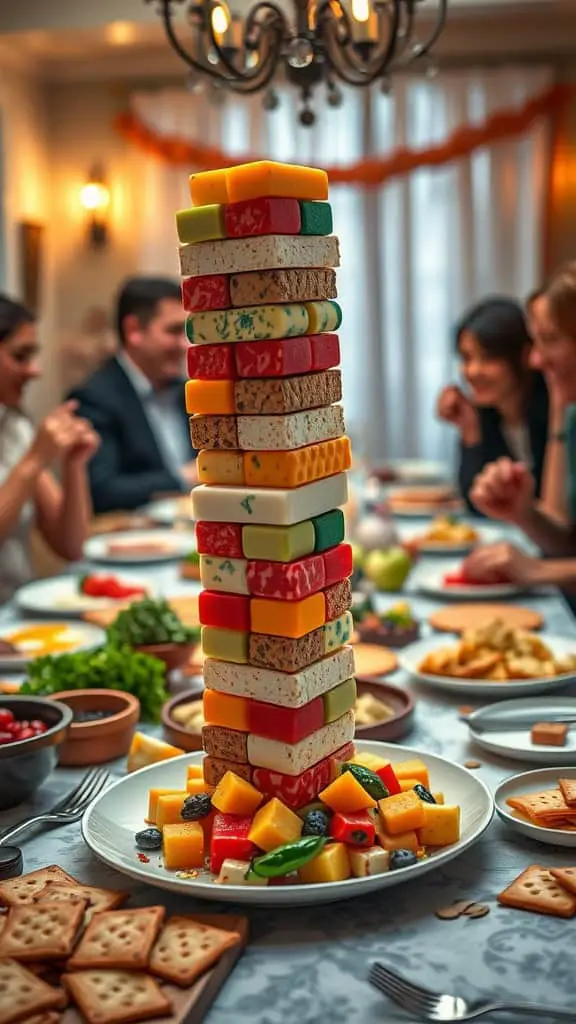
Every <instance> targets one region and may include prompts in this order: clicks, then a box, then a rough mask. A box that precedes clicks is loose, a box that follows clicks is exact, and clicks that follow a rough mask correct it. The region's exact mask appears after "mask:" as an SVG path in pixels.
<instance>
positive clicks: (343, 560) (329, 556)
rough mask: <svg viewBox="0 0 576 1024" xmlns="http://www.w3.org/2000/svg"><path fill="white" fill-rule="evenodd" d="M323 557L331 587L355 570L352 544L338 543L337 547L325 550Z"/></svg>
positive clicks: (327, 584) (328, 582) (327, 579)
mask: <svg viewBox="0 0 576 1024" xmlns="http://www.w3.org/2000/svg"><path fill="white" fill-rule="evenodd" d="M322 558H323V561H324V571H325V573H326V586H327V587H331V586H332V584H333V583H340V581H341V580H344V579H346V578H347V577H348V576H351V575H352V573H353V571H354V567H353V565H352V548H351V546H350V544H338V545H337V546H336V547H335V548H330V550H329V551H325V552H324V554H323V555H322Z"/></svg>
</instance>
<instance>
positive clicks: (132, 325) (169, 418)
mask: <svg viewBox="0 0 576 1024" xmlns="http://www.w3.org/2000/svg"><path fill="white" fill-rule="evenodd" d="M116 327H117V331H118V336H119V340H120V347H119V351H118V354H117V355H116V356H115V357H114V358H113V359H111V360H110V361H109V362H108V363H106V364H105V365H104V366H103V367H102V368H101V369H100V370H98V371H97V372H96V373H95V374H94V375H93V376H92V377H90V378H89V379H88V380H87V381H86V383H85V384H83V385H82V386H81V387H79V388H77V389H76V390H75V391H73V392H72V394H71V395H70V397H71V398H74V399H76V401H77V402H78V403H79V409H78V415H79V416H82V417H84V418H85V419H87V420H89V421H90V422H91V423H92V424H93V426H94V428H95V430H96V431H97V432H98V434H99V435H100V448H99V450H98V452H97V454H96V456H95V457H94V458H93V459H92V461H91V463H90V465H89V474H90V487H91V492H92V501H93V505H94V511H95V512H99V513H101V512H112V511H118V510H126V509H134V508H138V507H139V506H141V505H145V504H146V503H147V502H148V501H150V499H151V498H152V497H153V496H154V495H157V494H161V493H167V492H175V491H182V492H183V493H185V492H186V491H188V490H189V489H190V487H191V486H193V484H194V483H195V482H196V479H197V477H196V463H195V462H194V458H195V456H196V452H195V451H194V450H193V448H192V445H191V442H190V429H189V423H188V416H187V414H186V409H185V404H184V382H183V375H184V359H185V353H186V349H187V347H188V343H187V340H186V334H185V331H184V314H183V312H182V304H181V299H180V289H179V287H178V285H177V284H176V283H175V282H173V281H170V280H165V279H163V278H152V277H134V278H131V279H129V280H128V281H126V282H125V284H124V285H123V286H122V288H121V290H120V293H119V295H118V300H117V307H116Z"/></svg>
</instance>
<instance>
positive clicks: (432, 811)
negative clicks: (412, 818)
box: [418, 803, 460, 846]
mask: <svg viewBox="0 0 576 1024" xmlns="http://www.w3.org/2000/svg"><path fill="white" fill-rule="evenodd" d="M422 807H423V809H424V823H423V824H422V825H420V827H419V828H418V838H419V840H420V843H421V844H422V846H452V844H453V843H457V842H458V840H459V839H460V808H459V807H458V806H457V805H453V806H449V805H444V806H443V805H441V804H426V803H423V804H422Z"/></svg>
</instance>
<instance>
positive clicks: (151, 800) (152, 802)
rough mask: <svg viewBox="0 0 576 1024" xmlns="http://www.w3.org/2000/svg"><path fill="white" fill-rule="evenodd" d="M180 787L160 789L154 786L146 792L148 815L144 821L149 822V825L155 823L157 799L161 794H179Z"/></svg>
mask: <svg viewBox="0 0 576 1024" xmlns="http://www.w3.org/2000/svg"><path fill="white" fill-rule="evenodd" d="M181 792H182V790H180V789H160V788H159V787H158V786H154V787H153V788H152V789H150V790H149V792H148V817H147V818H146V821H148V822H150V824H151V825H155V824H156V815H157V813H158V800H159V799H160V797H161V796H168V795H169V794H171V793H177V794H180V793H181Z"/></svg>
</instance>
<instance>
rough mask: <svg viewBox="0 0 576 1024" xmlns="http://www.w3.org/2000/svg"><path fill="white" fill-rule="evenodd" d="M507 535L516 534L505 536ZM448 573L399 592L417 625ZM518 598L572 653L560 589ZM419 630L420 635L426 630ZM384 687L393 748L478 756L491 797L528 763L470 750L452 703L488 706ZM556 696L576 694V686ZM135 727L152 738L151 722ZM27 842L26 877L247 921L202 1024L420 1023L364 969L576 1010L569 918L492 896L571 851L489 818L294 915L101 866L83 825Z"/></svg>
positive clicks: (164, 585)
mask: <svg viewBox="0 0 576 1024" xmlns="http://www.w3.org/2000/svg"><path fill="white" fill-rule="evenodd" d="M411 525H412V524H411ZM502 536H503V537H506V538H513V536H514V535H513V533H512V531H510V530H508V529H506V528H503V529H502ZM452 562H453V560H452ZM445 564H446V560H445V559H441V558H437V557H429V556H424V557H422V559H421V560H420V562H419V563H418V564H417V565H416V567H415V569H414V571H413V573H412V575H411V577H410V579H409V582H408V584H407V586H406V587H405V589H404V592H403V595H402V597H403V599H404V598H405V599H407V600H409V601H410V603H411V606H412V609H413V611H414V613H415V615H416V617H417V618H418V619H419V620H420V621H421V622H422V623H426V621H427V619H428V616H429V615H430V613H431V612H432V611H434V610H435V609H436V608H439V607H441V606H442V605H443V604H445V603H446V602H443V601H442V600H441V599H438V600H432V599H429V598H424V597H422V596H421V595H420V594H419V593H418V587H417V584H418V576H419V574H420V573H421V572H426V571H428V570H429V568H430V566H431V565H434V566H437V567H438V568H442V567H443V566H444V565H445ZM79 569H81V570H82V571H85V570H87V569H94V566H89V565H87V564H84V565H83V566H74V567H72V570H73V571H78V570H79ZM115 571H118V572H121V573H124V572H128V571H129V575H130V577H131V578H132V577H138V576H139V575H142V576H143V577H145V578H146V581H147V583H148V585H149V586H152V587H153V588H154V590H155V591H156V592H157V593H161V594H164V595H172V594H175V593H183V592H186V593H194V591H195V590H197V589H198V587H197V585H196V584H194V583H190V584H186V583H183V582H182V581H181V580H180V579H179V574H178V566H177V565H176V564H174V563H167V564H164V565H157V566H146V567H145V569H140V570H139V569H137V568H133V567H130V569H129V570H127V568H126V567H125V566H123V567H117V570H115ZM388 598H389V601H388V603H390V604H391V603H393V602H394V601H397V600H398V595H397V594H395V595H384V596H383V597H382V599H381V600H382V601H383V602H386V601H387V600H388ZM516 603H519V604H522V606H524V607H529V608H533V609H535V610H537V611H538V612H540V613H541V614H542V616H543V618H544V627H543V628H544V630H545V631H546V632H549V633H551V634H555V635H559V636H564V637H567V638H573V639H574V644H575V649H576V620H575V619H574V617H573V615H572V612H571V611H570V609H569V607H568V605H567V604H566V602H565V600H564V599H563V597H562V595H561V594H560V593H559V592H558V591H555V590H552V589H548V590H543V591H541V592H539V593H534V594H528V595H524V596H522V597H521V598H518V600H517V602H516ZM21 618H22V614H21V613H19V612H18V610H17V607H16V605H15V604H9V605H7V606H5V607H4V608H3V609H2V610H1V611H0V623H1V624H4V623H8V622H11V621H15V620H16V619H21ZM428 629H429V627H427V626H424V627H423V632H424V635H426V632H427V630H428ZM389 679H390V681H392V682H394V683H397V684H398V685H399V686H400V687H405V688H407V689H409V690H411V692H412V694H413V696H414V698H415V701H416V706H415V715H414V720H413V728H412V729H411V731H410V733H409V734H408V735H406V736H405V737H404V738H403V739H402V740H400V741H399V742H400V743H402V744H404V745H407V746H410V747H412V748H414V749H415V750H417V751H419V752H421V754H422V755H423V757H424V758H425V757H426V754H434V755H440V756H442V757H444V758H447V759H449V760H450V761H453V762H455V763H457V764H460V765H465V764H466V762H469V761H475V762H476V763H477V765H478V766H477V768H475V769H474V771H475V772H476V773H477V775H478V777H479V778H480V779H482V780H483V781H484V782H485V783H486V785H487V786H488V788H489V789H490V791H492V792H494V790H495V788H496V787H497V785H498V784H499V783H500V782H501V781H502V780H503V779H505V778H507V777H509V776H511V775H514V774H516V773H518V772H520V771H524V770H529V769H530V767H533V766H531V765H530V764H523V763H522V762H519V761H512V760H508V759H506V758H502V757H498V756H495V755H492V754H489V753H487V752H486V751H484V750H479V749H477V748H475V747H474V745H473V744H472V743H471V741H470V738H469V732H468V727H467V726H466V724H465V723H464V722H463V721H462V720H461V716H460V711H459V708H460V706H461V705H462V704H463V703H466V704H468V705H474V706H481V704H483V703H484V704H485V703H487V702H486V701H480V700H477V701H472V700H469V699H466V698H465V697H463V696H462V695H461V694H449V693H440V692H437V691H434V690H431V689H428V688H426V687H425V686H424V685H422V684H420V683H416V682H414V681H411V680H409V679H408V677H407V676H406V674H405V673H403V672H402V671H398V672H396V673H395V674H394V675H393V676H391V677H389ZM565 692H566V693H568V694H572V695H576V684H572V685H571V686H568V687H567V688H566V690H565ZM142 728H143V729H144V730H148V731H151V732H152V733H154V734H155V735H157V736H161V728H160V727H159V726H152V727H149V726H142ZM125 766H126V762H125V759H122V760H121V761H119V762H114V763H113V764H111V765H110V766H109V767H110V772H111V774H112V775H113V776H114V777H115V778H120V777H121V776H122V775H123V774H124V773H125V770H126V767H125ZM83 771H85V769H70V768H58V769H56V770H55V771H54V773H53V774H52V776H51V777H50V778H49V780H48V781H47V782H46V783H45V784H44V785H43V786H42V787H41V789H40V790H39V791H38V792H37V794H36V796H35V797H34V799H33V800H31V801H30V802H29V803H28V804H26V805H23V806H19V807H17V808H15V809H14V810H12V811H9V812H4V813H2V814H0V830H3V829H5V828H8V827H9V826H11V825H13V824H14V823H16V822H17V821H20V820H22V819H23V818H24V817H26V816H29V815H30V816H31V815H33V814H35V813H38V812H40V811H42V810H45V809H47V808H49V807H50V806H51V805H52V804H53V803H54V802H55V801H56V800H58V799H60V798H61V797H62V796H63V795H64V794H65V793H66V791H67V790H69V789H71V788H72V787H73V786H74V785H75V783H76V782H77V781H78V779H79V778H80V777H81V775H82V773H83ZM0 772H1V769H0ZM0 785H1V774H0ZM0 838H1V835H0ZM22 846H23V853H24V870H25V871H31V870H34V869H36V868H40V867H43V866H46V865H48V864H58V865H60V866H61V867H62V868H63V869H64V870H65V871H67V872H69V873H70V874H71V875H73V876H75V877H76V878H78V879H80V880H81V881H82V882H84V883H90V884H94V885H100V886H110V887H112V888H124V889H127V890H129V891H130V892H131V893H132V894H133V898H132V900H131V903H132V904H133V905H144V904H151V903H152V904H155V903H162V904H165V905H166V907H167V910H168V911H169V912H170V911H178V912H180V913H181V912H183V911H185V912H188V913H192V912H194V911H197V912H201V911H204V912H206V910H207V909H210V910H214V911H218V910H222V911H223V912H230V911H231V910H237V911H238V912H241V913H245V914H246V915H247V916H248V918H249V922H250V940H249V945H248V947H247V949H246V951H245V953H244V955H243V957H242V958H241V959H240V961H239V962H238V963H237V965H236V967H235V969H234V970H233V972H232V974H231V976H230V977H229V979H228V980H227V982H226V984H225V985H224V987H223V988H222V989H221V991H220V993H219V995H218V997H217V999H216V1001H215V1003H214V1005H213V1007H212V1009H211V1010H210V1011H209V1014H208V1016H207V1017H206V1020H207V1021H208V1022H209V1024H320V1022H326V1024H382V1022H396V1021H398V1022H402V1021H404V1022H405V1024H410V1022H416V1021H417V1020H418V1019H420V1018H417V1017H413V1016H411V1015H410V1014H406V1013H404V1012H403V1011H402V1010H400V1009H399V1008H398V1007H396V1006H395V1005H394V1004H392V1003H390V1002H389V1001H387V1000H385V999H384V997H383V996H381V995H380V994H379V993H378V992H377V991H376V990H375V989H374V988H372V987H371V986H370V985H369V984H368V981H367V975H368V970H369V967H370V964H371V963H372V962H373V961H380V962H382V963H384V964H386V965H388V966H390V967H391V968H392V969H395V970H397V971H398V972H400V973H401V974H403V975H404V976H405V977H407V978H409V979H411V980H413V981H415V982H417V983H419V984H422V985H424V986H426V987H428V988H430V989H434V990H437V991H440V992H447V993H457V994H460V995H463V996H464V997H466V998H471V999H480V998H482V997H487V998H488V997H494V996H495V997H506V998H507V999H508V1000H509V1001H510V1000H518V1001H522V1000H524V1001H533V1002H540V1003H545V1004H548V1005H552V1004H556V1005H558V1006H561V1007H570V1006H573V1007H574V1021H575V1022H576V971H575V970H574V947H575V932H574V929H575V928H576V924H575V922H574V921H573V920H564V919H561V918H556V917H544V916H540V915H537V914H531V913H525V912H522V911H519V910H512V909H508V908H504V907H501V906H500V905H499V904H498V903H497V900H496V897H497V894H498V893H499V892H501V891H502V890H503V889H504V888H505V887H506V886H507V885H508V884H509V883H510V882H511V881H512V880H513V879H514V878H516V877H517V876H518V875H519V874H520V873H521V872H522V871H523V870H524V869H525V868H527V867H528V866H529V865H531V864H542V865H545V866H555V867H560V866H567V865H571V864H573V863H574V862H575V854H574V853H573V852H572V851H571V850H567V849H565V848H564V849H563V848H557V847H553V846H547V845H541V844H538V843H535V842H533V841H531V840H530V839H528V838H524V837H523V836H521V835H519V834H517V833H516V832H512V831H511V830H510V829H509V828H507V827H506V826H505V825H504V824H503V823H502V822H500V821H499V820H498V819H497V818H496V817H495V818H494V819H493V820H492V823H491V825H490V826H489V828H488V829H487V831H486V832H485V833H484V835H483V836H482V838H481V839H480V840H479V841H478V842H477V843H475V844H474V845H473V846H472V847H470V848H469V849H467V850H466V851H465V852H463V853H462V854H461V855H459V856H458V857H457V858H456V859H454V860H452V861H450V862H449V863H447V864H446V865H445V866H442V867H439V868H437V869H435V870H432V871H430V872H429V873H428V874H426V875H424V876H423V877H420V878H418V879H417V880H415V881H410V880H407V881H406V882H404V883H403V884H401V885H398V886H396V887H392V888H386V889H382V890H381V892H378V891H376V892H372V893H371V894H370V895H368V896H365V897H363V898H357V899H347V900H345V901H341V902H338V903H333V904H325V905H321V906H304V907H294V908H289V907H288V908H277V907H270V908H269V909H268V908H260V907H250V906H248V907H244V906H242V905H241V904H239V905H238V907H237V908H232V907H231V906H230V904H216V903H214V904H210V905H209V904H206V903H205V902H204V901H200V900H197V899H194V898H189V899H184V898H183V897H182V895H180V894H178V895H176V894H173V893H169V892H165V891H161V890H158V889H155V888H154V887H153V886H149V885H145V884H139V883H136V882H133V881H132V880H131V879H127V878H126V877H124V876H122V875H120V874H119V873H117V872H115V871H114V870H113V869H111V868H109V867H107V866H106V865H105V864H103V863H101V862H99V861H98V860H97V859H96V857H95V856H94V855H93V854H92V852H91V851H90V850H89V849H88V847H87V846H86V844H85V843H84V841H83V839H82V833H81V826H80V824H79V823H77V824H74V825H69V826H66V827H60V828H54V829H53V830H51V831H40V832H38V833H36V834H34V833H31V834H30V835H29V837H28V838H25V839H23V841H22ZM460 899H466V900H470V901H472V900H474V901H477V902H480V903H483V904H487V905H488V906H489V908H490V911H489V913H488V914H487V915H486V916H485V917H481V918H475V919H472V918H468V917H461V918H459V919H456V920H441V919H439V918H438V917H436V916H435V911H436V910H438V909H440V908H444V907H446V906H448V905H449V904H450V903H452V902H453V901H454V900H460ZM483 1019H486V1020H487V1021H496V1020H499V1021H504V1022H506V1021H512V1020H516V1021H518V1020H520V1021H521V1020H522V1019H523V1018H522V1016H521V1015H520V1016H516V1017H513V1018H512V1017H508V1016H503V1015H502V1014H495V1015H491V1016H489V1017H486V1018H483ZM525 1019H526V1020H527V1019H528V1018H525ZM531 1019H534V1018H531ZM547 1022H548V1018H547V1017H542V1018H539V1024H547Z"/></svg>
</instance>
